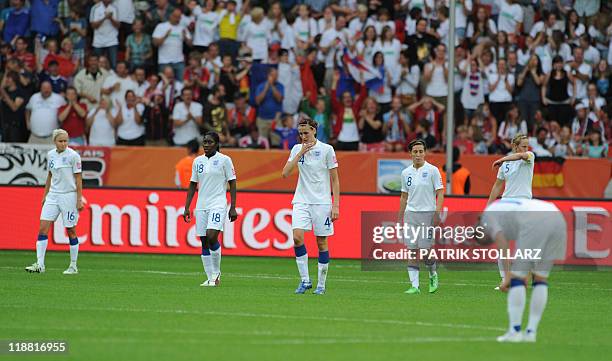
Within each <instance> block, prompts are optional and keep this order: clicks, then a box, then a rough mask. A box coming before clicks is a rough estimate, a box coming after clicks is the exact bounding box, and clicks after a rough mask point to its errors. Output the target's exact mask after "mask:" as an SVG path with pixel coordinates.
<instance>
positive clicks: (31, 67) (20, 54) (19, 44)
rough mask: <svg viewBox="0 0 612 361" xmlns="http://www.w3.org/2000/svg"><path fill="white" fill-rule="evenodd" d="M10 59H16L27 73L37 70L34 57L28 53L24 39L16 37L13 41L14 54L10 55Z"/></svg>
mask: <svg viewBox="0 0 612 361" xmlns="http://www.w3.org/2000/svg"><path fill="white" fill-rule="evenodd" d="M11 58H15V59H18V60H20V61H22V62H23V66H24V67H25V69H26V70H27V71H29V72H34V71H36V70H37V67H36V57H35V56H34V54H33V53H30V52H29V51H28V41H27V39H26V38H24V37H18V38H17V40H15V52H14V53H13V54H11Z"/></svg>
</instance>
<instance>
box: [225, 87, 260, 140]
mask: <svg viewBox="0 0 612 361" xmlns="http://www.w3.org/2000/svg"><path fill="white" fill-rule="evenodd" d="M256 116H257V111H256V110H255V108H254V107H251V106H250V105H249V103H248V102H247V99H246V97H245V96H244V94H242V93H236V94H235V95H234V107H233V108H231V109H229V110H228V114H227V126H228V128H229V132H230V135H231V136H232V137H233V138H234V139H240V138H242V137H243V136H245V135H247V134H249V129H250V128H251V126H252V125H254V124H255V118H256Z"/></svg>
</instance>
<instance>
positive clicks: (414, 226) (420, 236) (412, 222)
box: [404, 211, 434, 249]
mask: <svg viewBox="0 0 612 361" xmlns="http://www.w3.org/2000/svg"><path fill="white" fill-rule="evenodd" d="M433 216H434V212H413V211H406V212H405V213H404V223H406V225H407V226H408V237H406V238H405V239H404V242H405V244H406V246H407V247H408V248H409V249H421V248H424V249H429V248H431V247H433V244H434V232H433V229H430V228H428V227H431V226H432V225H433ZM413 230H414V233H415V234H416V238H415V237H414V235H413Z"/></svg>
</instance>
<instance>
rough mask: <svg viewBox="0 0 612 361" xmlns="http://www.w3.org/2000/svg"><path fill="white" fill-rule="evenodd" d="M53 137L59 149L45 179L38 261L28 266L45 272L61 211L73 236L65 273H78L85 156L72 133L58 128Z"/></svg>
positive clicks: (49, 156)
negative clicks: (76, 148) (50, 240)
mask: <svg viewBox="0 0 612 361" xmlns="http://www.w3.org/2000/svg"><path fill="white" fill-rule="evenodd" d="M52 138H53V142H54V143H55V149H53V150H51V151H49V152H48V153H47V168H48V169H49V173H48V175H47V182H46V183H45V195H44V196H43V201H42V211H41V213H40V226H39V229H38V241H37V242H36V258H37V261H36V262H35V263H34V264H32V265H31V266H28V267H26V268H25V269H26V271H28V272H36V273H43V272H45V252H46V251H47V240H48V236H47V235H48V234H49V227H50V226H51V223H52V222H55V220H56V219H57V217H58V216H59V214H60V213H61V214H62V221H63V223H64V227H66V231H67V232H68V239H69V240H70V266H68V269H66V270H65V271H64V274H65V275H74V274H77V273H79V271H78V269H77V257H78V255H79V239H78V238H77V234H76V230H75V227H76V225H77V222H78V220H79V212H80V211H81V210H82V209H83V201H82V199H83V197H82V191H83V178H82V175H81V157H80V156H79V154H78V153H77V152H75V151H74V150H72V149H71V148H68V139H69V137H68V132H66V131H65V130H63V129H55V130H54V131H53V136H52Z"/></svg>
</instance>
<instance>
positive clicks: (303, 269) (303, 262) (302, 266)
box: [295, 254, 310, 282]
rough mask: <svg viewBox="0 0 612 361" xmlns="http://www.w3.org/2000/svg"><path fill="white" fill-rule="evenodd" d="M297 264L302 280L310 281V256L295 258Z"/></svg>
mask: <svg viewBox="0 0 612 361" xmlns="http://www.w3.org/2000/svg"><path fill="white" fill-rule="evenodd" d="M295 263H297V267H298V272H300V278H301V279H302V281H303V282H308V281H310V276H309V275H308V254H305V255H303V256H299V257H295Z"/></svg>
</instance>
